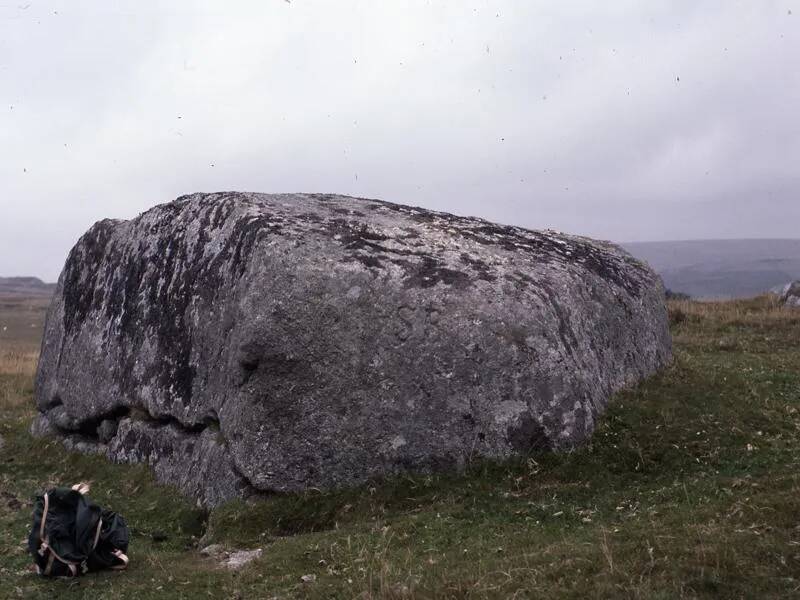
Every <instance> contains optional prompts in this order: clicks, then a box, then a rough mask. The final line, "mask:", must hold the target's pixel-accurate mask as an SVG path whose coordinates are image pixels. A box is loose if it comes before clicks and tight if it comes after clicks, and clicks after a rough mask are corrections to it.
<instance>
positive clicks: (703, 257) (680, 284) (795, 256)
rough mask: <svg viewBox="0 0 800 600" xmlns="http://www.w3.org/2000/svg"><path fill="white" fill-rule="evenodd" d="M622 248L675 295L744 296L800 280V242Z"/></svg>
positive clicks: (649, 244)
mask: <svg viewBox="0 0 800 600" xmlns="http://www.w3.org/2000/svg"><path fill="white" fill-rule="evenodd" d="M622 246H623V247H624V248H625V249H627V250H628V252H630V253H631V254H633V255H634V256H635V257H637V258H639V259H641V260H645V261H647V262H648V263H649V264H650V266H652V267H653V268H654V269H655V270H656V271H657V272H658V273H659V274H660V275H661V277H662V278H663V279H664V285H666V286H667V287H668V288H669V289H671V290H673V291H675V292H684V293H686V294H689V295H690V296H692V297H694V298H743V297H748V296H756V295H758V294H762V293H764V292H768V291H770V290H771V289H773V288H775V287H776V286H780V285H783V284H785V283H787V282H789V281H792V280H796V279H800V239H799V240H690V241H680V242H634V243H625V244H622Z"/></svg>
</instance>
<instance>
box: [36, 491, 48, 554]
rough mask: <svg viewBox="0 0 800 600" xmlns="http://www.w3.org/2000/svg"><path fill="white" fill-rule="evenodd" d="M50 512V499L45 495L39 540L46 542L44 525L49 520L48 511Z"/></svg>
mask: <svg viewBox="0 0 800 600" xmlns="http://www.w3.org/2000/svg"><path fill="white" fill-rule="evenodd" d="M48 510H50V497H49V496H48V495H47V492H45V493H44V511H42V522H41V523H40V524H39V540H41V541H42V542H43V541H44V523H45V521H46V520H47V511H48Z"/></svg>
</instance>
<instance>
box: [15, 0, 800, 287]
mask: <svg viewBox="0 0 800 600" xmlns="http://www.w3.org/2000/svg"><path fill="white" fill-rule="evenodd" d="M599 6H602V8H599ZM792 13H795V14H792ZM219 190H247V191H258V192H292V191H298V192H336V193H342V194H352V195H357V196H366V197H374V198H381V199H384V200H390V201H395V202H402V203H405V204H415V205H420V206H425V207H429V208H433V209H439V210H447V211H451V212H455V213H461V214H471V215H479V216H483V217H486V218H489V219H492V220H496V221H500V222H504V223H512V224H517V225H522V226H526V227H532V228H554V229H560V230H564V231H569V232H573V233H580V234H584V235H589V236H593V237H599V238H604V239H612V240H615V241H638V240H669V239H691V238H731V237H800V1H798V0H779V1H770V0H759V1H747V2H733V1H730V0H719V1H717V2H703V1H697V0H693V1H687V2H680V1H668V2H667V1H665V2H650V1H648V2H642V1H641V0H635V1H634V0H630V1H625V0H618V1H611V2H586V1H584V2H578V1H575V2H568V1H561V0H559V1H556V0H552V1H550V2H541V1H523V0H517V1H508V2H488V1H477V0H476V1H465V0H449V1H444V0H442V1H434V0H430V1H422V0H420V1H402V2H401V1H396V2H393V1H390V0H382V1H373V0H370V1H367V0H363V1H348V0H336V1H335V2H334V1H330V0H329V1H325V2H323V1H314V0H292V1H291V2H287V1H286V0H253V1H249V2H248V1H245V0H238V1H236V2H221V1H219V0H213V1H212V0H209V1H199V0H192V1H191V2H189V1H186V2H179V1H176V0H170V1H163V2H156V1H146V0H135V1H133V0H131V1H128V2H125V1H116V2H115V1H112V0H64V1H62V2H41V1H37V0H11V1H9V0H0V275H23V274H25V275H28V274H30V275H38V276H40V277H43V278H45V279H47V280H55V279H56V278H57V276H58V273H59V272H60V270H61V267H62V265H63V262H64V259H65V257H66V254H67V252H68V251H69V248H70V247H71V246H72V244H74V242H75V240H76V239H77V238H78V237H79V236H80V235H81V234H82V233H83V232H84V231H85V230H86V229H88V227H89V226H91V224H92V223H93V222H94V221H96V220H99V219H101V218H105V217H115V218H129V217H132V216H135V215H136V214H138V213H139V212H141V211H143V210H145V209H147V208H149V207H150V206H153V205H154V204H158V203H161V202H166V201H169V200H171V199H173V198H175V197H176V196H179V195H181V194H184V193H189V192H194V191H209V192H210V191H219Z"/></svg>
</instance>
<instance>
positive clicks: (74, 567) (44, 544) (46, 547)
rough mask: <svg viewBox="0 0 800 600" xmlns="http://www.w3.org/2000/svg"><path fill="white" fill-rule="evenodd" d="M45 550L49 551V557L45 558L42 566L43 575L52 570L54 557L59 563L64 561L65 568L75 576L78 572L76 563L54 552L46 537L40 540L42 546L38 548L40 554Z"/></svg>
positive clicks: (48, 573)
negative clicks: (44, 564) (45, 564)
mask: <svg viewBox="0 0 800 600" xmlns="http://www.w3.org/2000/svg"><path fill="white" fill-rule="evenodd" d="M45 552H50V558H48V559H47V566H46V567H45V568H44V574H45V575H50V571H52V570H53V561H54V559H55V560H57V561H58V562H61V563H64V564H65V565H67V568H68V569H69V571H70V573H72V576H73V577H75V575H77V574H78V565H76V564H75V563H74V562H72V561H70V560H67V559H65V558H61V557H60V556H59V555H58V554H56V551H55V550H53V548H52V547H51V546H50V544H48V543H47V540H46V539H45V540H43V541H42V547H41V549H40V550H39V553H40V554H41V555H42V556H44V553H45Z"/></svg>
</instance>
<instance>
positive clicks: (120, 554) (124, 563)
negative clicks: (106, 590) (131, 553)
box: [111, 550, 128, 571]
mask: <svg viewBox="0 0 800 600" xmlns="http://www.w3.org/2000/svg"><path fill="white" fill-rule="evenodd" d="M111 554H113V555H114V556H116V557H117V558H118V559H120V560H121V561H122V564H121V565H115V566H113V567H111V568H112V569H114V570H115V571H124V570H125V569H127V568H128V555H127V554H125V553H124V552H123V551H122V550H114V551H113V552H112V553H111Z"/></svg>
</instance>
